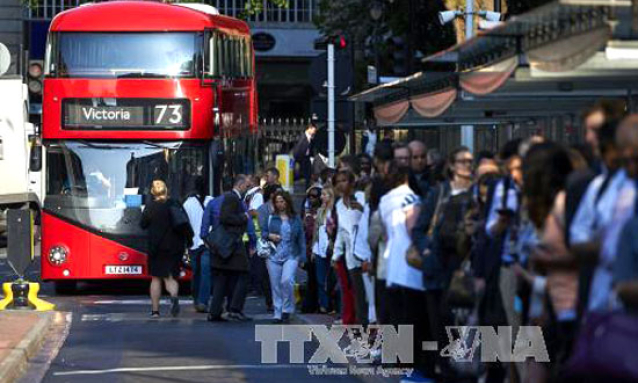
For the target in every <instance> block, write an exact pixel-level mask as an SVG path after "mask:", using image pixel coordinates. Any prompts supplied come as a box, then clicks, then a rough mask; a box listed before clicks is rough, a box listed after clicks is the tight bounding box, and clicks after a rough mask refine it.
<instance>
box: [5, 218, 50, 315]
mask: <svg viewBox="0 0 638 383" xmlns="http://www.w3.org/2000/svg"><path fill="white" fill-rule="evenodd" d="M7 226H8V243H7V260H8V262H9V266H11V268H12V269H13V271H14V272H15V274H16V275H17V276H18V279H16V280H15V281H14V282H12V283H11V282H8V283H4V284H3V285H2V290H3V291H4V298H3V299H2V300H0V310H6V309H10V310H36V311H49V310H53V309H55V305H54V304H52V303H49V302H46V301H43V300H42V299H39V298H38V291H40V285H39V284H38V283H31V282H29V281H27V280H25V279H24V275H25V273H26V271H27V268H28V267H29V265H31V263H32V262H33V258H34V240H33V214H32V213H31V211H30V210H22V209H11V210H9V212H8V214H7Z"/></svg>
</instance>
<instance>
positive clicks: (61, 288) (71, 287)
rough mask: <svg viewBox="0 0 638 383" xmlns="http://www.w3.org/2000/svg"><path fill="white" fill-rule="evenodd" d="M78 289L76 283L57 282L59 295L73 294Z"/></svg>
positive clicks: (56, 288)
mask: <svg viewBox="0 0 638 383" xmlns="http://www.w3.org/2000/svg"><path fill="white" fill-rule="evenodd" d="M77 287H78V283H77V282H76V281H57V282H55V292H56V294H59V295H69V294H73V293H74V292H75V291H76V290H77Z"/></svg>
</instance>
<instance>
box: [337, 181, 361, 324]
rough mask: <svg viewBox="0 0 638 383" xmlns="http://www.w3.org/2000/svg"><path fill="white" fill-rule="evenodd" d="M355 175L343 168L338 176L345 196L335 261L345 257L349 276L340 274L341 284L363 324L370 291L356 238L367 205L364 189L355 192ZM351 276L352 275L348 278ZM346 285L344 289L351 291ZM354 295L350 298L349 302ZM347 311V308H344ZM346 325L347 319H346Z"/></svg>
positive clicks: (339, 188)
mask: <svg viewBox="0 0 638 383" xmlns="http://www.w3.org/2000/svg"><path fill="white" fill-rule="evenodd" d="M355 181H356V180H355V176H354V174H353V173H352V172H349V171H340V172H338V173H337V175H336V176H335V182H334V184H335V188H336V189H337V192H338V193H339V195H340V196H341V198H339V201H338V202H337V204H336V211H337V217H338V218H337V222H338V224H337V227H338V229H337V238H336V239H335V248H334V256H333V259H332V260H333V263H335V264H338V262H339V261H340V260H341V259H342V258H345V261H346V262H345V263H346V268H347V274H345V278H343V275H342V274H340V275H339V277H340V278H339V280H340V284H341V287H350V288H351V289H352V290H353V291H352V292H351V294H353V295H352V297H354V300H355V301H354V309H355V320H356V323H359V324H367V321H368V306H367V303H366V291H365V285H364V282H363V275H362V268H361V266H362V261H361V259H359V258H358V257H357V256H356V255H355V252H354V241H355V237H356V234H357V230H358V228H359V221H360V220H361V216H362V215H363V205H364V204H365V195H364V193H363V192H355V190H354V188H355ZM348 275H349V277H348ZM347 290H348V289H347V288H343V289H342V291H347ZM349 300H350V297H348V301H349ZM348 301H344V305H346V306H348V305H349V303H348ZM344 311H345V309H344ZM344 324H348V323H345V318H344Z"/></svg>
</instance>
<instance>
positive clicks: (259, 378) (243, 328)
mask: <svg viewBox="0 0 638 383" xmlns="http://www.w3.org/2000/svg"><path fill="white" fill-rule="evenodd" d="M37 260H38V261H39V259H37ZM9 274H10V271H9V269H8V265H7V263H6V261H4V260H2V259H0V279H1V280H2V281H8V280H11V277H10V276H9ZM37 274H38V267H37V264H36V265H34V266H33V267H32V268H31V269H30V277H31V279H32V280H35V279H37ZM146 291H147V283H141V284H140V283H121V282H118V283H109V284H81V285H80V289H79V291H78V292H77V294H76V295H74V296H55V295H54V293H53V286H51V285H50V284H43V286H42V294H41V296H42V297H44V298H45V299H47V300H49V301H51V302H53V303H55V304H56V305H57V310H58V311H59V312H61V313H63V314H60V315H59V316H60V318H61V319H60V320H59V322H60V323H58V326H57V327H53V328H52V329H50V330H49V334H48V335H47V336H46V337H45V338H46V342H45V344H44V346H43V347H42V350H41V352H40V353H39V354H38V355H37V356H36V357H34V358H31V359H30V363H29V366H28V369H27V373H26V375H24V377H23V378H22V379H20V380H19V381H17V383H35V382H40V381H43V382H53V383H57V382H70V383H74V382H78V383H79V382H87V381H90V382H91V383H98V382H105V383H106V382H109V383H110V382H161V381H167V382H169V381H170V382H210V381H215V382H228V383H231V382H259V383H269V382H273V383H275V382H276V383H281V382H286V381H289V382H295V383H297V382H315V381H330V382H362V381H365V382H369V383H375V382H377V383H378V382H396V381H397V379H382V378H380V377H372V378H370V377H366V378H361V377H357V376H352V375H348V376H314V375H312V374H311V373H310V372H309V369H308V367H307V366H306V365H293V364H289V363H288V360H289V352H288V346H287V345H283V344H280V347H279V360H278V362H279V363H280V364H262V363H261V350H260V343H259V342H256V341H255V325H257V324H268V323H270V315H269V314H266V310H265V305H264V302H263V299H260V298H250V299H249V300H248V301H247V305H246V313H247V314H248V315H251V316H253V317H254V318H255V321H253V322H242V323H237V322H231V323H215V324H213V323H209V322H207V321H206V320H205V315H204V314H199V313H196V312H195V311H194V310H193V308H192V304H191V301H190V300H189V299H188V297H182V298H181V302H182V315H180V316H179V318H176V319H175V318H172V317H170V316H168V304H167V303H165V304H164V305H163V307H162V317H161V318H160V319H150V318H149V316H148V314H149V310H150V301H149V299H148V296H147V295H146ZM300 320H301V317H299V318H298V319H297V321H298V322H299V323H303V322H302V321H300ZM303 320H304V321H310V322H315V323H318V322H321V321H324V322H325V321H326V317H323V316H307V317H303ZM317 346H318V345H317V344H316V343H313V344H311V345H310V346H306V347H305V353H306V354H307V355H306V356H305V360H308V359H309V358H310V356H311V355H312V354H313V353H314V351H315V350H316V348H317ZM339 367H343V366H339Z"/></svg>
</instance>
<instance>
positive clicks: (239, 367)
mask: <svg viewBox="0 0 638 383" xmlns="http://www.w3.org/2000/svg"><path fill="white" fill-rule="evenodd" d="M299 368H301V369H307V366H306V365H296V364H272V365H270V364H227V365H224V364H209V365H200V366H165V367H123V368H111V369H106V370H77V371H62V372H54V373H53V375H55V376H70V375H104V374H117V373H122V372H166V371H206V370H258V369H264V370H276V369H299Z"/></svg>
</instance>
